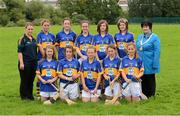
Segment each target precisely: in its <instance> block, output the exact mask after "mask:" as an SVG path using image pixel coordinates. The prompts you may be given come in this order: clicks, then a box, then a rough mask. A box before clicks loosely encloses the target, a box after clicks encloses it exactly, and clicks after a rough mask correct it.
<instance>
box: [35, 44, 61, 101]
mask: <svg viewBox="0 0 180 116" xmlns="http://www.w3.org/2000/svg"><path fill="white" fill-rule="evenodd" d="M57 66H58V62H57V61H56V55H55V48H54V46H51V45H48V46H47V47H46V49H45V59H42V60H40V61H39V62H38V67H37V71H36V74H37V77H38V79H39V80H40V96H41V101H46V100H48V99H52V97H54V96H55V95H56V94H57V92H56V89H55V88H54V87H53V86H52V85H51V84H54V82H55V81H56V80H57Z"/></svg>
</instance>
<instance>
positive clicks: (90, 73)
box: [81, 46, 102, 102]
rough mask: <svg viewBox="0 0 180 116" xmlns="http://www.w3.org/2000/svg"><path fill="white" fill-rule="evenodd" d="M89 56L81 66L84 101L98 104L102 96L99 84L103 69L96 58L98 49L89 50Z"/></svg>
mask: <svg viewBox="0 0 180 116" xmlns="http://www.w3.org/2000/svg"><path fill="white" fill-rule="evenodd" d="M87 56H88V58H87V60H84V61H83V62H82V64H81V80H82V85H83V90H82V101H83V102H89V101H90V102H97V101H98V97H99V96H100V94H101V90H100V86H99V83H100V81H101V75H102V69H101V65H100V63H99V61H97V60H96V58H95V56H96V49H95V48H94V47H93V46H89V47H88V48H87Z"/></svg>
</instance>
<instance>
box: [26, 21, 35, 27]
mask: <svg viewBox="0 0 180 116" xmlns="http://www.w3.org/2000/svg"><path fill="white" fill-rule="evenodd" d="M28 26H33V23H31V22H26V24H25V28H27V27H28Z"/></svg>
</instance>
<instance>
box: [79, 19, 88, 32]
mask: <svg viewBox="0 0 180 116" xmlns="http://www.w3.org/2000/svg"><path fill="white" fill-rule="evenodd" d="M83 23H87V24H88V26H89V21H88V20H82V21H81V22H80V25H81V27H82V24H83ZM82 33H83V30H82V29H81V34H82ZM88 33H89V32H88Z"/></svg>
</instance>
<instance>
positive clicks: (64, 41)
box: [56, 30, 76, 60]
mask: <svg viewBox="0 0 180 116" xmlns="http://www.w3.org/2000/svg"><path fill="white" fill-rule="evenodd" d="M75 39H76V34H75V33H74V32H72V31H70V32H69V33H68V34H66V33H65V32H64V30H62V31H60V32H59V33H58V34H57V35H56V45H57V46H58V60H61V59H63V58H65V54H64V48H65V47H66V46H67V45H71V46H74V42H75Z"/></svg>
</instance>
